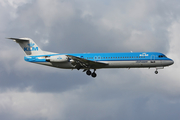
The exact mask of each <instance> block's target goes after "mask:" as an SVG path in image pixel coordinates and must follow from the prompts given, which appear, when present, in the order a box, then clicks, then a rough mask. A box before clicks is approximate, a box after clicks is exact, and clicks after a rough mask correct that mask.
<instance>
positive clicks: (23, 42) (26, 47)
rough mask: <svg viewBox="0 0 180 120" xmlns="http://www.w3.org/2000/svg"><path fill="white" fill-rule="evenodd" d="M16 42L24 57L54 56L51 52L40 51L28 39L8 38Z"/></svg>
mask: <svg viewBox="0 0 180 120" xmlns="http://www.w3.org/2000/svg"><path fill="white" fill-rule="evenodd" d="M8 39H12V40H14V41H15V42H17V43H18V44H19V45H20V46H21V48H22V49H23V51H24V52H25V54H26V55H45V54H54V53H52V52H46V51H42V50H41V48H40V47H39V46H38V45H37V44H36V43H35V42H34V41H33V40H32V39H30V38H8Z"/></svg>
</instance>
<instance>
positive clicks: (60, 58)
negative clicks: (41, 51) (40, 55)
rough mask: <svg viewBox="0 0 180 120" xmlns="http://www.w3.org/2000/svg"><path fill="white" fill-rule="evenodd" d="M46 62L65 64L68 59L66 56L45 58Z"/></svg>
mask: <svg viewBox="0 0 180 120" xmlns="http://www.w3.org/2000/svg"><path fill="white" fill-rule="evenodd" d="M46 61H47V62H67V61H68V57H67V56H66V55H56V56H47V57H46Z"/></svg>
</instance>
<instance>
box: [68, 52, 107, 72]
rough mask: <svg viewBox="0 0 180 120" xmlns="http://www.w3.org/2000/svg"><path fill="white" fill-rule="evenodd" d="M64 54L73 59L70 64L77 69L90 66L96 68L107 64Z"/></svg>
mask: <svg viewBox="0 0 180 120" xmlns="http://www.w3.org/2000/svg"><path fill="white" fill-rule="evenodd" d="M66 56H67V57H69V58H70V59H72V60H73V62H72V63H71V64H72V65H73V66H75V68H77V69H78V70H79V69H80V68H84V69H90V68H91V69H96V68H101V67H103V66H106V65H108V63H102V62H97V61H91V60H87V59H83V58H79V57H76V56H72V55H66Z"/></svg>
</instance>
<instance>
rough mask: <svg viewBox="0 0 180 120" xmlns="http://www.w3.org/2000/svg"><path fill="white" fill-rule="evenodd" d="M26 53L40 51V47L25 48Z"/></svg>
mask: <svg viewBox="0 0 180 120" xmlns="http://www.w3.org/2000/svg"><path fill="white" fill-rule="evenodd" d="M24 51H38V47H24Z"/></svg>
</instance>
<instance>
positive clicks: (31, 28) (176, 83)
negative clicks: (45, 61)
mask: <svg viewBox="0 0 180 120" xmlns="http://www.w3.org/2000/svg"><path fill="white" fill-rule="evenodd" d="M8 37H17V38H21V37H28V38H31V39H33V40H34V41H35V42H36V43H37V44H38V45H39V47H41V49H42V50H46V51H51V52H57V53H84V52H91V53H93V52H130V51H134V52H147V51H149V52H151V51H152V52H161V53H164V54H166V55H167V56H168V57H169V58H171V59H173V60H174V61H175V64H174V65H173V66H170V67H166V68H165V69H163V70H159V74H158V75H155V74H154V71H155V69H130V70H128V69H103V70H97V74H98V76H97V78H95V79H94V78H92V77H88V76H87V75H86V74H85V73H83V72H82V71H77V70H73V71H71V70H63V69H57V68H51V67H47V66H41V65H37V64H32V63H27V62H25V61H24V55H25V54H24V52H23V51H22V49H21V48H20V46H19V45H18V44H16V43H15V42H13V41H12V40H8V39H6V38H8ZM0 41H1V44H0V56H1V60H0V61H1V62H0V119H1V120H170V119H171V120H179V119H180V74H179V71H180V54H179V51H180V47H179V45H180V1H179V0H0Z"/></svg>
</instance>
